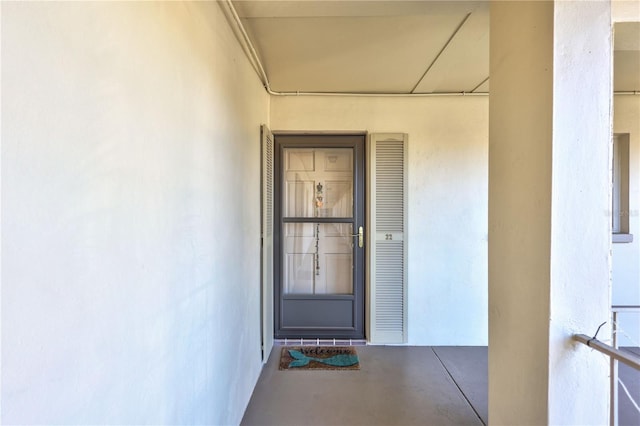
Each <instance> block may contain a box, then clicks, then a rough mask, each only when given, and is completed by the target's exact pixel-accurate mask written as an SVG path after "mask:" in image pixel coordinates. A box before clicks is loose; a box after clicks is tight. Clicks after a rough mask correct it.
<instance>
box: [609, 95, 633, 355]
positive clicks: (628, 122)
mask: <svg viewBox="0 0 640 426" xmlns="http://www.w3.org/2000/svg"><path fill="white" fill-rule="evenodd" d="M613 131H614V133H628V134H629V232H630V233H631V234H632V235H633V242H632V243H625V244H613V259H612V263H613V265H612V267H613V274H612V280H613V282H612V292H613V295H612V300H613V304H614V305H640V96H615V98H614V109H613ZM618 324H619V326H620V328H621V330H622V331H621V333H620V334H619V335H618V337H619V339H620V341H619V343H620V345H623V346H638V345H640V312H639V313H625V314H620V317H619V320H618Z"/></svg>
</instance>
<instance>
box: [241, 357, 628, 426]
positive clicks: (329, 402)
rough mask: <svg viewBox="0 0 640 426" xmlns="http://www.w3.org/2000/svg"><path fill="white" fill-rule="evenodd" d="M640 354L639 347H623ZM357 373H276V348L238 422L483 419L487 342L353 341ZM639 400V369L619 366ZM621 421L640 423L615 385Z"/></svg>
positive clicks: (381, 422) (427, 422) (447, 422)
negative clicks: (400, 343) (438, 344)
mask: <svg viewBox="0 0 640 426" xmlns="http://www.w3.org/2000/svg"><path fill="white" fill-rule="evenodd" d="M626 349H629V350H632V351H634V352H636V353H639V354H640V350H639V349H638V348H626ZM357 351H358V355H359V357H360V366H361V367H360V370H359V371H327V370H325V371H280V370H278V359H279V356H280V347H274V350H273V351H272V353H271V356H270V357H269V361H268V363H267V365H266V366H265V367H264V369H263V371H262V374H261V376H260V379H259V380H258V383H257V385H256V388H255V390H254V392H253V396H252V397H251V401H250V402H249V406H248V407H247V410H246V412H245V414H244V418H243V420H242V423H241V424H242V425H245V426H250V425H261V426H263V425H264V426H266V425H282V426H285V425H296V426H297V425H325V426H329V425H331V426H334V425H335V426H337V425H407V426H408V425H438V426H444V425H486V424H487V418H488V403H487V383H488V378H487V348H486V347H444V346H441V347H415V346H413V347H410V346H358V347H357ZM619 374H620V378H621V379H622V380H623V382H624V383H625V385H626V386H627V388H628V390H629V392H630V393H631V394H632V395H634V397H635V398H636V399H637V400H638V399H640V371H636V370H633V369H631V368H629V367H626V366H624V365H622V364H621V365H620V370H619ZM619 425H620V426H627V425H635V426H637V425H640V413H638V411H637V410H636V409H635V407H633V405H632V404H631V402H630V401H629V399H628V398H627V396H626V395H625V394H624V393H623V391H622V389H620V399H619Z"/></svg>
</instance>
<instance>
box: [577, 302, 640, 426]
mask: <svg viewBox="0 0 640 426" xmlns="http://www.w3.org/2000/svg"><path fill="white" fill-rule="evenodd" d="M624 313H640V305H613V306H611V314H612V319H613V321H612V324H611V326H612V330H611V332H612V343H613V346H610V345H607V344H605V343H602V342H601V341H599V340H597V339H596V338H595V336H594V337H589V336H587V335H585V334H575V335H574V336H573V339H574V340H576V341H578V342H580V343H584V344H585V345H587V346H589V347H590V348H593V349H595V350H597V351H599V352H601V353H603V354H605V355H608V356H609V357H610V360H609V365H610V367H609V369H610V383H609V384H610V392H611V404H610V405H609V409H610V417H609V423H610V425H611V426H618V381H619V379H618V362H622V363H624V364H625V365H628V366H630V367H631V368H634V369H636V370H639V371H640V357H638V356H636V355H635V354H633V353H631V352H627V351H621V350H620V349H618V314H624ZM596 334H597V332H596ZM620 383H621V384H622V382H620ZM623 386H624V384H623ZM625 389H626V388H625ZM627 396H629V398H631V395H629V394H628V393H627ZM632 400H633V399H632Z"/></svg>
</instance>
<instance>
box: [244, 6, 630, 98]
mask: <svg viewBox="0 0 640 426" xmlns="http://www.w3.org/2000/svg"><path fill="white" fill-rule="evenodd" d="M232 3H233V5H234V7H235V8H236V10H237V12H238V15H239V16H240V18H241V21H242V24H243V26H244V27H245V29H246V31H247V33H248V35H249V37H250V38H251V40H252V43H253V45H254V47H255V48H256V51H257V52H258V55H259V57H260V60H261V62H262V64H263V65H264V68H265V71H266V74H267V76H268V78H269V81H270V86H271V89H272V90H274V91H280V92H297V91H300V92H358V93H359V92H362V93H437V92H487V91H489V6H488V1H428V0H412V1H402V0H396V1H388V0H387V1H385V0H377V1H368V0H341V1H330V0H298V1H282V0H276V1H272V0H257V1H249V0H233V2H232ZM614 50H615V52H614V67H615V68H614V70H615V72H614V75H615V78H614V90H616V91H638V90H640V23H635V22H634V23H619V24H616V27H615V44H614Z"/></svg>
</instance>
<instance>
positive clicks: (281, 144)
mask: <svg viewBox="0 0 640 426" xmlns="http://www.w3.org/2000/svg"><path fill="white" fill-rule="evenodd" d="M273 135H274V206H273V210H274V233H273V242H274V246H273V248H274V265H273V275H274V276H273V303H274V305H273V308H274V309H273V313H274V330H273V332H274V337H275V338H277V339H278V338H280V339H282V338H323V339H324V338H347V339H349V338H352V339H365V338H366V310H367V298H366V297H367V295H366V293H367V289H366V274H367V265H366V259H367V256H366V246H367V245H366V237H365V245H364V248H362V249H358V247H357V244H354V264H355V265H358V267H357V268H354V298H355V299H356V300H354V311H353V323H354V327H353V329H347V330H350V331H345V329H342V330H340V331H338V330H328V329H325V330H322V329H306V330H304V331H299V330H283V329H282V327H281V324H282V311H281V306H280V296H281V286H282V272H283V260H282V254H281V250H282V244H283V242H282V241H281V237H282V228H283V223H284V222H283V217H282V182H283V179H284V175H283V173H284V170H283V167H282V166H283V163H282V162H283V148H287V147H296V148H298V147H299V148H304V147H305V146H308V147H310V148H311V147H321V148H353V149H354V158H353V161H354V170H353V174H354V182H353V185H354V203H355V206H354V217H355V220H354V222H357V223H355V225H356V227H357V226H364V228H365V230H366V229H367V224H366V221H367V193H366V180H367V170H366V168H367V160H366V153H367V132H295V131H274V132H273ZM341 136H343V137H354V136H355V137H357V139H352V140H351V141H341V140H339V139H338V138H336V139H335V140H333V141H331V140H327V139H331V137H341ZM287 137H301V138H305V139H307V140H305V141H300V142H295V143H291V142H289V143H287V142H288V141H286V140H285V141H283V139H287ZM321 139H325V140H322V141H321ZM358 176H360V178H358ZM357 200H361V202H357ZM359 224H361V225H359ZM365 236H366V232H365ZM357 269H359V270H357Z"/></svg>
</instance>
